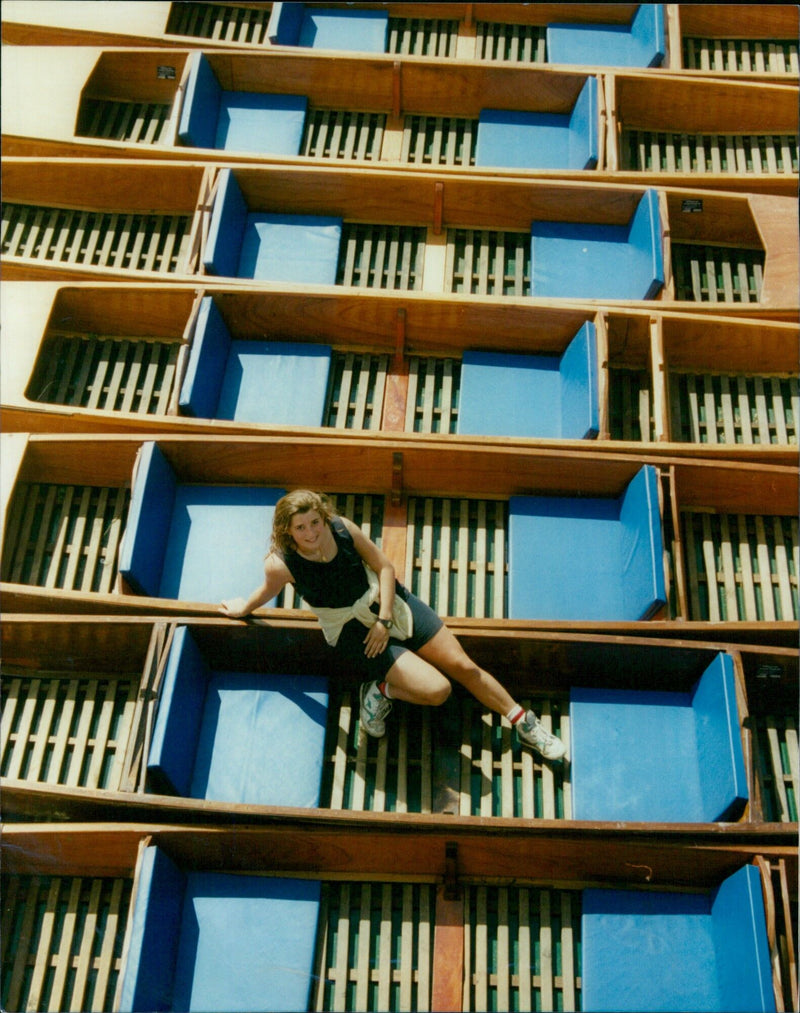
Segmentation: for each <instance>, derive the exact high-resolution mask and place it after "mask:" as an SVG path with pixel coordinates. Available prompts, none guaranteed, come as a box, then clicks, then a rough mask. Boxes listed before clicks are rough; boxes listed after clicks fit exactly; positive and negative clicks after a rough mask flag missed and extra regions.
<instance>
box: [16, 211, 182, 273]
mask: <svg viewBox="0 0 800 1013" xmlns="http://www.w3.org/2000/svg"><path fill="white" fill-rule="evenodd" d="M190 226H191V218H189V217H187V216H185V215H157V214H125V213H116V212H113V213H101V212H92V211H78V210H73V209H70V208H66V207H52V206H43V205H36V204H16V203H11V202H8V203H4V204H3V220H2V233H1V236H2V253H3V256H4V257H6V258H12V259H17V258H19V259H22V260H26V261H32V262H35V263H39V264H42V265H45V264H46V265H48V266H62V265H69V266H73V267H84V266H85V267H89V266H91V267H99V268H109V269H112V270H115V271H117V270H124V271H134V272H144V271H146V272H148V273H153V272H155V273H160V274H175V273H179V272H182V271H183V270H184V262H185V259H186V253H187V247H188V242H189V229H190Z"/></svg>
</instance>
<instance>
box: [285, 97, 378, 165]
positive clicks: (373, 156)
mask: <svg viewBox="0 0 800 1013" xmlns="http://www.w3.org/2000/svg"><path fill="white" fill-rule="evenodd" d="M385 129H386V116H385V115H384V114H383V113H368V112H366V113H362V112H349V111H347V110H334V109H309V110H308V113H307V115H306V122H305V128H304V132H303V140H302V142H301V145H300V154H301V155H307V156H308V157H309V158H330V159H334V160H335V159H348V160H352V159H356V160H358V161H362V162H377V161H379V160H380V157H381V147H382V145H383V133H384V130H385Z"/></svg>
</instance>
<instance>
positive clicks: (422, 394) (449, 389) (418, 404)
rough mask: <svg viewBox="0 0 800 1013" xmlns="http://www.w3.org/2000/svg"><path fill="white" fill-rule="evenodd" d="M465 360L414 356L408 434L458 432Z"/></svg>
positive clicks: (407, 406) (407, 420)
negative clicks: (462, 370) (463, 361)
mask: <svg viewBox="0 0 800 1013" xmlns="http://www.w3.org/2000/svg"><path fill="white" fill-rule="evenodd" d="M460 390H461V361H460V360H459V359H434V358H422V357H420V356H416V355H415V356H411V357H410V358H409V363H408V399H407V401H406V421H405V428H406V432H409V433H454V432H455V431H456V426H457V422H458V402H459V393H460Z"/></svg>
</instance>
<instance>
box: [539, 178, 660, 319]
mask: <svg viewBox="0 0 800 1013" xmlns="http://www.w3.org/2000/svg"><path fill="white" fill-rule="evenodd" d="M663 284H664V262H663V251H662V224H661V218H660V212H659V208H658V198H657V195H656V192H655V191H654V190H647V191H646V192H645V193H644V194H643V195H642V197H641V199H640V201H639V204H638V206H637V208H636V211H635V213H634V214H633V216H632V217H631V219H630V221H629V222H628V224H627V226H618V225H615V226H598V225H595V224H579V225H576V224H572V223H567V222H552V221H535V222H534V223H533V225H532V227H531V289H530V290H531V295H534V296H539V297H565V296H568V297H571V298H575V299H581V298H582V299H597V298H606V299H654V298H656V296H657V295H658V293H659V291H660V290H661V288H662V286H663Z"/></svg>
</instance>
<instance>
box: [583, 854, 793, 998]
mask: <svg viewBox="0 0 800 1013" xmlns="http://www.w3.org/2000/svg"><path fill="white" fill-rule="evenodd" d="M581 937H582V958H583V973H582V995H581V999H582V1006H583V1009H586V1010H592V1011H596V1013H604V1011H617V1010H618V1011H621V1013H628V1011H630V1013H641V1011H642V1010H648V1011H651V1010H652V1011H663V1013H672V1011H674V1010H686V1011H692V1013H694V1011H708V1010H719V1011H724V1010H737V1011H738V1010H742V1011H748V1013H749V1011H770V1013H771V1011H773V1010H774V1009H775V998H774V992H773V990H772V979H771V968H770V959H769V946H768V943H767V934H766V924H765V918H764V906H763V899H762V896H761V883H760V878H759V874H758V871H757V870H756V869H755V868H754V867H753V866H752V865H749V866H744V867H743V868H741V869H739V870H738V871H737V872H735V873H733V875H731V876H729V877H728V878H727V879H726V880H724V881H723V883H722V884H721V885H720V886H719V887H718V888H717V890H716V891H715V892H714V893H713V894H712V895H711V896H709V895H707V894H694V893H667V892H662V891H645V890H604V889H591V890H584V891H583V913H582V919H581Z"/></svg>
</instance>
